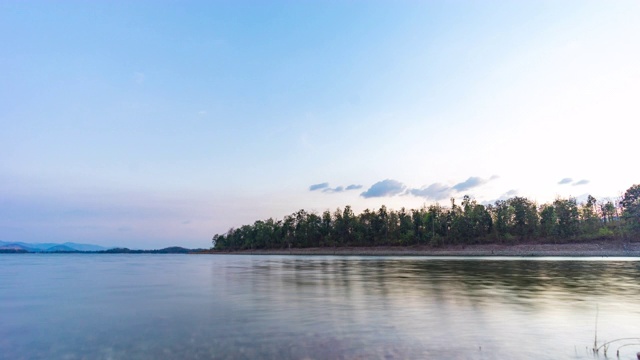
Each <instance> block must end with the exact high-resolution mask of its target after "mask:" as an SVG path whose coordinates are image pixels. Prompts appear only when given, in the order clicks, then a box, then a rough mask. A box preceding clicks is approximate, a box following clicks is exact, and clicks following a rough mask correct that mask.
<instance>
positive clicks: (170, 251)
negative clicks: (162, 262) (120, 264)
mask: <svg viewBox="0 0 640 360" xmlns="http://www.w3.org/2000/svg"><path fill="white" fill-rule="evenodd" d="M193 251H194V250H191V249H186V248H183V247H179V246H171V247H168V248H164V249H157V250H131V249H127V248H113V249H109V250H105V251H100V252H101V253H105V254H188V253H191V252H193Z"/></svg>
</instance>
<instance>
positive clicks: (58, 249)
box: [45, 245, 78, 252]
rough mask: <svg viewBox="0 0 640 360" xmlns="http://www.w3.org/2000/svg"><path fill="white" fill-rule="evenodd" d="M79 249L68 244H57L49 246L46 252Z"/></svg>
mask: <svg viewBox="0 0 640 360" xmlns="http://www.w3.org/2000/svg"><path fill="white" fill-rule="evenodd" d="M76 251H78V250H76V249H74V248H71V247H68V246H66V245H56V246H52V247H50V248H48V249H47V250H45V252H76Z"/></svg>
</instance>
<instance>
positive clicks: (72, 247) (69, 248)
mask: <svg viewBox="0 0 640 360" xmlns="http://www.w3.org/2000/svg"><path fill="white" fill-rule="evenodd" d="M109 249H112V248H106V247H103V246H99V245H92V244H77V243H72V242H66V243H64V244H56V243H24V242H6V241H0V250H14V251H26V252H73V251H105V250H109Z"/></svg>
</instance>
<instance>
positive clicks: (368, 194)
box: [360, 179, 406, 199]
mask: <svg viewBox="0 0 640 360" xmlns="http://www.w3.org/2000/svg"><path fill="white" fill-rule="evenodd" d="M405 189H406V186H405V185H404V184H403V183H401V182H399V181H397V180H391V179H386V180H382V181H378V182H377V183H375V184H373V185H371V187H370V188H369V190H367V191H365V192H363V193H361V194H360V196H362V197H363V198H367V199H368V198H373V197H386V196H394V195H399V194H402V193H403V192H404V191H405Z"/></svg>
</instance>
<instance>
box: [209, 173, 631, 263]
mask: <svg viewBox="0 0 640 360" xmlns="http://www.w3.org/2000/svg"><path fill="white" fill-rule="evenodd" d="M638 235H640V185H633V186H632V187H630V188H629V189H628V190H627V191H626V192H625V194H624V195H623V196H622V197H621V198H619V199H617V200H614V201H611V200H605V201H598V200H596V199H595V198H593V197H592V196H589V197H588V198H587V200H586V201H585V202H584V203H580V204H578V203H577V201H576V199H575V198H567V199H563V198H557V199H556V200H555V201H553V203H550V204H543V205H538V204H536V203H535V202H533V201H531V200H529V199H527V198H525V197H518V196H516V197H513V198H510V199H507V200H498V201H496V202H495V203H494V204H489V205H482V204H479V203H477V202H476V200H474V199H472V198H471V197H469V196H465V197H464V198H463V200H462V202H461V203H460V204H456V202H455V200H454V199H451V203H450V205H449V206H447V207H445V206H441V205H439V204H434V205H430V206H428V207H427V206H424V207H422V208H420V209H412V210H406V209H405V208H402V209H400V210H399V211H394V210H390V209H387V208H386V207H385V206H384V205H383V206H382V207H380V209H378V210H369V209H367V210H365V211H364V212H362V213H360V214H358V215H356V214H354V213H353V211H352V209H351V207H350V206H345V208H344V209H342V210H341V209H337V210H336V211H334V212H333V213H332V212H330V211H328V210H327V211H325V212H323V213H322V214H316V213H313V212H307V211H305V210H299V211H297V212H295V213H293V214H291V215H287V216H285V217H284V219H282V220H274V219H271V218H270V219H267V220H259V221H256V222H255V223H254V224H253V225H243V226H241V227H239V228H237V229H234V228H232V229H229V231H227V232H226V233H225V234H216V235H214V236H213V239H212V244H213V248H214V249H215V250H223V251H227V250H248V249H287V248H305V247H341V246H411V245H431V246H443V245H450V244H479V243H516V242H519V241H526V240H535V241H539V242H557V241H584V240H592V239H616V238H628V237H632V236H633V237H637V236H638Z"/></svg>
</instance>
